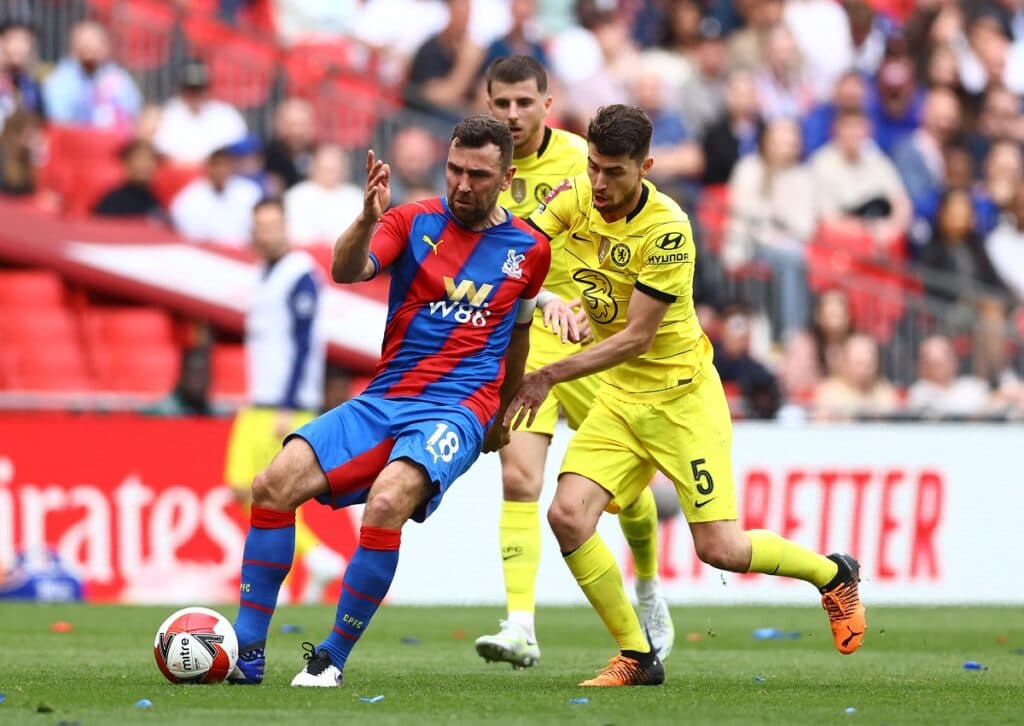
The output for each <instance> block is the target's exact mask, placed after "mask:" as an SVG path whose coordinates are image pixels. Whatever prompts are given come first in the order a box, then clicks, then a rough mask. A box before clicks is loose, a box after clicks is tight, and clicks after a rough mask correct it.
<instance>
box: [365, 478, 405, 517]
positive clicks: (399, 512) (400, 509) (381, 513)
mask: <svg viewBox="0 0 1024 726" xmlns="http://www.w3.org/2000/svg"><path fill="white" fill-rule="evenodd" d="M405 509H406V506H405V504H404V498H403V497H401V496H399V494H398V492H396V491H394V490H393V489H390V488H386V487H384V488H379V489H377V488H375V489H373V490H371V491H370V497H369V499H367V500H366V509H365V510H364V511H363V522H365V523H366V524H368V525H370V526H371V527H381V526H389V527H394V526H399V527H400V526H401V525H402V523H404V522H405V520H406V519H408V518H409V513H408V512H406V511H405Z"/></svg>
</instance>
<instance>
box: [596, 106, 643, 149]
mask: <svg viewBox="0 0 1024 726" xmlns="http://www.w3.org/2000/svg"><path fill="white" fill-rule="evenodd" d="M652 133H653V129H652V127H651V120H650V119H649V118H647V114H646V113H644V112H643V111H642V110H641V109H639V108H637V107H636V106H626V105H624V104H621V103H616V104H613V105H611V106H602V107H601V108H599V109H597V114H596V115H595V116H594V118H593V119H591V120H590V125H589V126H588V127H587V141H589V142H590V143H592V144H593V145H594V146H595V148H597V150H598V152H599V153H601V154H607V155H608V156H620V155H622V154H626V155H627V156H629V158H630V159H636V160H637V161H641V162H642V161H643V160H644V159H646V158H647V154H648V153H650V150H651V134H652Z"/></svg>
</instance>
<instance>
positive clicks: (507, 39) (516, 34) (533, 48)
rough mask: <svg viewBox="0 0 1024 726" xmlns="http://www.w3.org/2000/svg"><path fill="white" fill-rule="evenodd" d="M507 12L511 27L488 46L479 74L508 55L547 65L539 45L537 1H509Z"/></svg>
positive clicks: (542, 49) (546, 56)
mask: <svg viewBox="0 0 1024 726" xmlns="http://www.w3.org/2000/svg"><path fill="white" fill-rule="evenodd" d="M509 12H510V14H511V16H512V27H511V28H510V29H509V31H508V33H506V34H505V35H504V36H502V37H501V38H498V39H497V40H495V41H493V42H492V43H491V44H490V46H488V48H487V52H486V53H485V54H484V59H483V63H482V65H481V66H480V70H479V71H478V72H479V73H483V72H484V71H485V70H487V68H489V67H490V65H491V63H493V62H494V61H495V60H497V59H498V58H503V57H505V56H510V55H527V56H530V57H531V58H534V59H536V60H537V61H539V62H540V64H541V65H542V66H545V67H547V65H548V55H547V53H546V52H545V50H544V46H543V45H542V44H541V40H542V39H541V35H540V28H539V27H538V26H537V0H511V2H510V3H509Z"/></svg>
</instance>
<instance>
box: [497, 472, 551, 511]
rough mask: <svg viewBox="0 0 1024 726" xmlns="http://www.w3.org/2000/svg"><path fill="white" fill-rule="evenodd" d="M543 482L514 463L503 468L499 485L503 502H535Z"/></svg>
mask: <svg viewBox="0 0 1024 726" xmlns="http://www.w3.org/2000/svg"><path fill="white" fill-rule="evenodd" d="M543 481H544V480H543V476H537V475H535V474H534V473H533V472H531V471H529V470H527V469H526V468H524V467H522V466H520V465H518V464H514V463H510V464H509V465H507V466H505V467H504V468H503V469H502V471H501V484H502V489H503V492H504V495H505V500H506V501H510V502H535V501H537V499H538V498H539V497H540V490H541V486H542V485H543Z"/></svg>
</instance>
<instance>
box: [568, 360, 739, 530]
mask: <svg viewBox="0 0 1024 726" xmlns="http://www.w3.org/2000/svg"><path fill="white" fill-rule="evenodd" d="M731 450H732V421H731V419H730V417H729V406H728V404H727V403H726V400H725V393H724V392H723V390H722V382H721V380H719V378H718V372H717V371H715V369H714V368H713V367H709V369H708V370H707V371H705V372H704V374H703V375H702V376H700V377H698V378H697V379H696V380H694V382H693V383H691V384H690V387H689V388H687V389H686V390H685V392H684V393H683V394H682V395H680V396H679V397H678V398H673V399H672V400H670V401H662V402H660V403H657V404H650V403H640V402H636V401H624V400H621V399H619V398H616V397H615V396H614V394H611V393H609V392H608V390H607V389H602V390H601V391H600V392H599V394H598V397H597V400H596V402H595V403H594V406H593V408H592V409H591V411H590V414H589V415H588V416H587V418H586V420H585V421H584V422H583V425H582V426H581V427H580V429H579V431H578V432H577V433H576V435H575V436H574V437H573V439H572V441H570V442H569V448H568V450H567V451H566V454H565V460H564V461H563V462H562V469H561V473H563V474H566V473H575V474H580V475H582V476H585V477H587V478H588V479H592V480H593V481H595V482H597V483H598V484H599V485H601V487H602V488H604V489H606V490H608V492H609V493H610V494H611V495H612V500H611V502H609V504H608V507H607V510H608V511H609V512H613V513H614V512H618V511H620V510H622V509H624V508H625V507H628V506H629V505H630V504H632V503H633V501H634V500H635V499H636V498H637V497H638V496H639V495H640V493H641V492H642V491H643V488H644V487H646V486H647V485H648V484H649V483H650V481H651V478H652V477H653V476H654V473H655V471H656V470H659V469H660V470H661V471H662V473H664V474H665V476H667V477H668V478H669V479H670V480H671V481H672V483H673V484H674V485H675V488H676V494H677V495H678V496H679V502H680V504H681V505H682V507H683V513H684V514H685V515H686V520H687V521H688V522H716V521H719V520H724V519H736V489H735V485H734V483H733V472H732V453H731Z"/></svg>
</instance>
